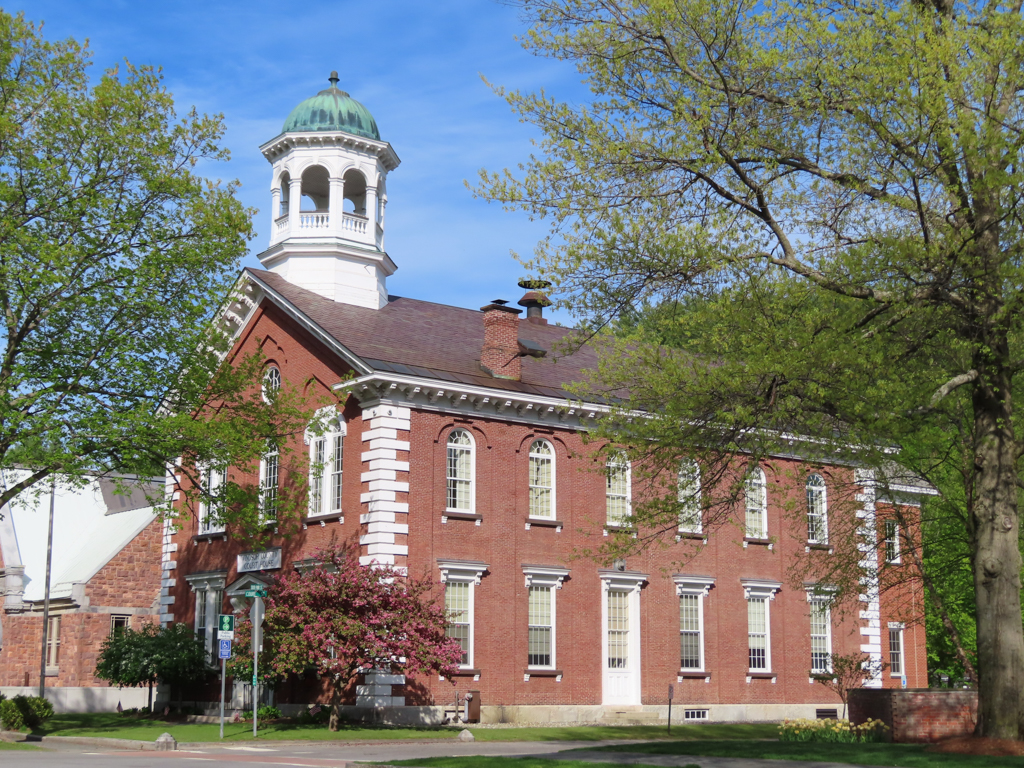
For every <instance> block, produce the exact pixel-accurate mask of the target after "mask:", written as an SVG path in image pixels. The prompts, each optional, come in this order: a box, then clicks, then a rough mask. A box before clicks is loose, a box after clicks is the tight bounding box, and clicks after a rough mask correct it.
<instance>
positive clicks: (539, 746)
mask: <svg viewBox="0 0 1024 768" xmlns="http://www.w3.org/2000/svg"><path fill="white" fill-rule="evenodd" d="M609 743H615V744H621V743H622V742H621V741H619V742H609ZM594 746H599V744H595V743H594V742H550V741H548V742H494V741H491V742H471V743H468V744H464V743H461V742H452V741H445V742H437V741H421V742H408V741H401V742H383V743H381V742H373V743H365V742H364V743H362V744H338V743H330V744H325V743H315V742H314V743H310V742H277V743H264V744H262V745H245V746H242V745H231V746H221V745H220V744H203V745H196V746H195V747H182V748H181V749H180V750H179V751H177V752H149V751H147V752H129V751H123V750H122V751H116V750H109V749H103V748H102V747H83V746H77V745H71V744H63V745H54V746H51V745H49V744H48V745H46V746H45V747H44V748H40V749H38V750H32V751H29V750H24V751H20V750H19V751H13V750H12V751H6V750H5V751H2V752H0V765H2V766H3V768H79V767H81V768H197V766H198V764H201V763H210V764H212V765H224V766H229V767H233V768H245V765H251V766H254V768H255V767H256V766H260V768H264V767H267V766H269V767H271V768H272V767H273V766H296V768H349V766H350V765H351V761H367V762H390V761H392V760H411V759H415V758H417V757H443V756H448V755H453V756H454V755H458V756H472V755H505V756H508V757H527V756H532V757H544V758H550V759H553V760H559V759H561V760H585V761H588V762H590V761H593V762H594V763H595V768H600V766H601V763H609V762H610V763H627V764H631V763H644V764H647V765H658V766H666V768H681V767H682V766H685V765H688V764H696V765H699V766H700V768H856V766H850V765H842V764H839V763H808V762H793V761H789V760H753V759H744V758H733V757H690V756H686V755H644V754H638V753H629V752H594V751H589V750H588V751H583V752H573V753H569V754H565V753H564V750H567V749H580V748H586V747H594Z"/></svg>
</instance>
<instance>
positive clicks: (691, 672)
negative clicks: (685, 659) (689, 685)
mask: <svg viewBox="0 0 1024 768" xmlns="http://www.w3.org/2000/svg"><path fill="white" fill-rule="evenodd" d="M678 677H679V678H680V679H682V680H687V679H690V678H692V679H694V680H697V679H700V680H703V679H704V678H707V677H711V673H710V672H701V671H700V670H697V669H680V670H679V675H678Z"/></svg>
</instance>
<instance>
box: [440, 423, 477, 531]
mask: <svg viewBox="0 0 1024 768" xmlns="http://www.w3.org/2000/svg"><path fill="white" fill-rule="evenodd" d="M456 432H462V433H464V434H465V435H467V436H468V437H469V509H460V508H459V507H449V506H448V482H449V480H450V478H449V477H448V446H449V441H450V440H451V439H452V435H454V434H455V433H456ZM444 503H445V511H446V512H455V513H456V514H458V513H460V512H461V513H463V514H467V513H468V514H476V440H475V439H474V437H473V433H472V432H470V431H469V430H468V429H465V428H464V427H456V428H455V429H453V430H452V431H451V432H449V433H448V437H446V438H445V440H444Z"/></svg>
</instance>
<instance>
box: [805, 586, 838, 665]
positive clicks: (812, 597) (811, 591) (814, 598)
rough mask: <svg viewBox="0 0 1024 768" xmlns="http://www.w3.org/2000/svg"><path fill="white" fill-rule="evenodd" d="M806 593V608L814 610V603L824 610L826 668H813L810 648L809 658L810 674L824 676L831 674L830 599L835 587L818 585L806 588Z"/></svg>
mask: <svg viewBox="0 0 1024 768" xmlns="http://www.w3.org/2000/svg"><path fill="white" fill-rule="evenodd" d="M805 592H806V593H807V606H808V609H809V610H814V605H815V603H819V604H821V606H822V607H823V608H824V609H825V619H826V621H825V647H826V649H827V653H828V666H827V667H826V668H825V669H815V668H814V656H813V647H812V650H811V652H812V656H811V674H812V675H825V674H831V672H832V607H831V598H832V595H833V594H835V592H836V588H835V587H831V586H828V587H823V586H820V585H815V586H808V587H807V588H806V589H805ZM809 620H810V613H808V621H809Z"/></svg>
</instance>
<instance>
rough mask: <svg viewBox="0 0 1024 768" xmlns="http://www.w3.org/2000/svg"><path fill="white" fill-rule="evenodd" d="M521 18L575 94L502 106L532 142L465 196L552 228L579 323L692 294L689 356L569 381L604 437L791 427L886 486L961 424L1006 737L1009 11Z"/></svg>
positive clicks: (1015, 209)
mask: <svg viewBox="0 0 1024 768" xmlns="http://www.w3.org/2000/svg"><path fill="white" fill-rule="evenodd" d="M520 4H521V6H522V8H523V11H524V13H525V15H526V17H527V18H528V20H529V21H530V22H531V23H532V26H531V29H530V31H529V33H528V35H527V36H526V38H525V43H526V45H527V47H528V48H530V49H532V50H533V51H535V52H536V53H538V54H540V55H544V56H551V57H555V58H559V59H564V60H566V61H569V62H572V63H573V64H575V65H576V66H577V67H578V69H579V71H580V72H581V74H582V75H583V76H584V77H585V81H586V83H587V85H588V86H589V88H590V90H591V94H592V97H591V98H590V99H589V100H587V101H586V102H585V103H579V104H569V103H563V102H560V101H558V100H557V99H554V98H552V97H550V96H548V95H546V94H523V93H516V92H513V93H508V94H506V95H507V97H508V99H509V101H510V102H511V104H512V106H513V107H514V109H515V110H516V111H518V112H519V114H520V115H521V116H522V117H523V118H525V119H526V120H529V121H532V122H533V123H535V124H536V125H537V126H539V128H540V129H541V131H542V132H543V136H544V138H543V140H542V142H541V145H540V150H541V153H540V156H539V157H536V158H532V159H530V160H529V161H528V162H527V163H526V164H525V165H524V168H523V169H522V170H521V172H520V173H504V174H485V175H484V180H483V185H482V191H483V193H484V194H485V195H487V196H489V197H491V198H492V199H498V200H502V201H504V202H506V203H507V204H509V205H510V206H512V207H516V208H523V209H526V210H528V211H530V212H531V213H532V214H534V215H538V216H546V217H549V218H550V220H551V222H552V227H553V230H554V232H555V234H556V235H557V236H556V237H552V238H550V239H549V240H548V241H546V242H545V243H542V245H541V246H540V248H539V250H538V254H537V257H536V259H535V260H534V261H533V262H532V266H533V267H534V268H535V269H537V271H539V272H543V273H544V274H545V275H546V276H548V277H550V278H551V279H552V280H553V281H554V282H555V283H556V286H557V288H558V290H559V291H560V298H561V299H562V300H563V301H564V302H566V303H567V304H568V305H569V306H571V307H572V308H573V309H575V310H576V311H577V312H578V313H579V314H580V315H581V316H583V317H584V318H586V319H588V320H589V321H590V322H591V324H592V325H599V324H601V323H603V322H606V321H607V320H608V319H610V318H612V317H614V316H615V315H616V314H617V313H618V312H620V311H621V310H622V309H623V308H625V307H629V306H634V305H635V304H636V303H637V302H640V301H643V300H649V301H653V302H661V301H664V300H665V299H667V298H683V299H685V298H695V297H701V298H703V299H704V300H705V301H704V303H703V304H702V305H701V308H700V312H699V314H698V316H697V317H695V318H692V319H691V320H683V321H682V322H683V323H684V324H685V325H686V328H684V329H683V333H686V334H689V335H690V339H691V340H692V341H691V344H690V346H689V349H688V350H687V351H686V352H680V353H669V352H665V351H661V350H657V349H655V348H653V347H650V346H644V345H643V344H642V343H641V342H639V341H638V342H636V343H635V344H634V345H633V346H632V347H630V350H629V358H628V360H627V359H626V358H624V357H623V356H619V357H616V356H615V355H609V356H607V357H606V359H605V363H604V365H603V367H602V370H601V376H600V377H599V378H598V379H596V380H595V381H594V382H593V386H592V387H591V392H593V391H594V390H595V389H599V388H606V389H608V388H610V389H616V390H620V391H621V388H622V387H623V386H626V385H629V386H631V387H632V396H631V399H630V402H629V403H628V406H629V407H643V408H645V409H647V410H648V411H649V412H650V413H653V414H654V417H653V418H651V419H644V420H637V419H634V420H632V421H630V420H628V419H625V418H622V419H616V418H614V417H613V418H612V419H610V420H609V421H608V423H607V426H606V430H607V434H608V435H609V436H612V437H619V438H621V439H624V440H626V441H627V442H631V443H632V444H634V445H642V446H645V447H643V449H642V450H643V451H644V452H645V453H647V454H648V456H649V457H650V458H652V459H653V458H655V457H656V454H657V451H658V450H662V451H663V454H664V455H666V456H673V457H674V460H676V461H678V456H679V455H680V454H682V453H696V454H698V455H699V456H700V458H701V459H702V460H705V461H709V462H711V461H719V462H720V461H721V460H722V459H721V457H723V456H726V455H728V454H729V453H730V452H734V451H738V450H739V451H743V452H745V455H746V456H750V457H751V458H753V459H756V458H757V457H758V456H759V455H768V454H773V453H777V452H780V451H783V450H790V451H792V450H794V444H793V443H791V442H790V443H787V442H786V440H787V439H788V438H787V436H788V435H803V436H804V438H813V440H814V441H816V442H809V441H808V440H804V443H803V445H802V446H800V447H799V448H800V451H801V452H803V454H804V455H808V453H810V454H811V455H813V451H814V450H815V448H813V446H818V447H817V449H816V450H820V451H821V455H822V457H824V456H826V455H827V456H831V457H833V459H835V458H844V454H845V458H847V459H849V460H851V461H854V460H855V461H857V462H858V463H860V464H861V465H863V466H865V467H871V466H874V467H875V468H876V470H877V471H878V474H876V478H879V477H880V478H881V479H882V480H884V479H885V477H886V475H885V473H884V472H883V470H885V469H886V468H887V467H889V466H891V465H887V464H886V463H885V462H886V461H890V462H891V460H892V458H893V456H894V453H893V452H894V451H895V450H896V447H897V446H898V447H899V456H898V458H899V463H900V464H901V465H903V466H909V467H912V468H914V469H916V470H920V471H921V473H922V474H924V475H925V476H926V477H927V476H928V472H927V470H929V468H930V467H933V466H935V465H936V463H937V462H940V459H941V456H942V447H943V441H942V435H943V433H944V432H945V431H947V430H948V429H950V428H951V425H953V426H955V428H957V429H960V430H961V431H962V435H963V437H964V438H965V439H966V440H967V441H968V445H969V453H970V457H971V461H970V465H969V466H970V471H969V472H967V473H964V474H963V478H964V483H965V485H964V486H963V496H964V498H965V499H968V500H969V504H968V506H967V507H966V510H967V515H966V517H965V521H964V522H965V525H966V528H967V535H968V538H969V542H970V559H971V563H972V566H973V579H974V586H975V593H976V616H977V645H978V655H977V661H978V667H979V677H980V695H981V701H980V723H979V731H980V732H981V733H983V734H985V735H989V736H1000V737H1012V738H1018V737H1020V736H1022V735H1024V692H1022V691H1024V632H1022V628H1021V601H1020V571H1021V556H1020V549H1019V535H1020V525H1019V511H1018V477H1019V475H1020V472H1019V470H1020V467H1019V462H1020V457H1021V449H1022V443H1021V435H1020V426H1019V420H1018V419H1017V417H1016V411H1015V409H1014V387H1015V382H1016V380H1017V377H1018V373H1019V371H1020V370H1021V368H1022V367H1024V362H1022V360H1024V349H1022V347H1021V344H1020V323H1021V321H1020V318H1021V316H1022V314H1021V308H1022V303H1024V290H1022V285H1024V270H1022V263H1021V255H1022V254H1021V246H1022V238H1021V218H1020V214H1019V211H1020V205H1019V201H1020V197H1021V193H1022V191H1024V186H1022V182H1024V178H1022V175H1021V171H1022V169H1021V160H1022V157H1021V146H1022V142H1024V112H1022V106H1024V104H1022V98H1024V69H1022V66H1021V64H1022V60H1021V59H1022V57H1024V19H1022V16H1021V7H1020V4H1019V3H1005V4H999V3H977V2H975V3H954V2H951V1H950V0H931V1H930V2H929V1H928V0H888V1H887V2H885V1H884V2H876V3H860V2H854V1H848V0H839V2H833V3H812V2H798V1H797V2H792V1H791V2H773V3H759V2H752V1H746V0H725V1H724V2H718V1H716V2H710V0H523V2H521V3H520ZM612 347H613V349H614V343H613V344H612ZM641 422H642V423H641ZM808 446H812V447H808ZM637 450H640V449H637ZM735 476H736V475H735V473H733V474H729V473H728V472H723V474H722V475H721V479H722V480H727V479H729V478H733V477H735ZM726 485H728V483H726ZM736 486H737V483H736V482H732V485H731V487H732V489H733V491H734V492H733V494H732V495H735V488H736ZM712 501H713V500H712ZM726 507H727V505H726V504H724V502H723V505H722V508H723V509H725V508H726ZM647 512H649V515H648V517H649V522H651V523H652V524H653V527H654V528H655V529H656V528H657V527H658V522H659V518H658V514H662V515H663V516H662V517H661V518H660V521H661V523H662V524H664V523H665V520H666V519H667V518H666V517H665V515H670V514H671V513H672V509H671V505H668V504H662V505H660V506H659V505H652V506H650V507H649V508H648V511H647ZM644 514H647V513H645V511H644V509H640V510H639V511H638V515H639V518H638V523H641V524H643V523H644V522H645V521H644V520H643V519H642V517H643V515H644Z"/></svg>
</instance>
